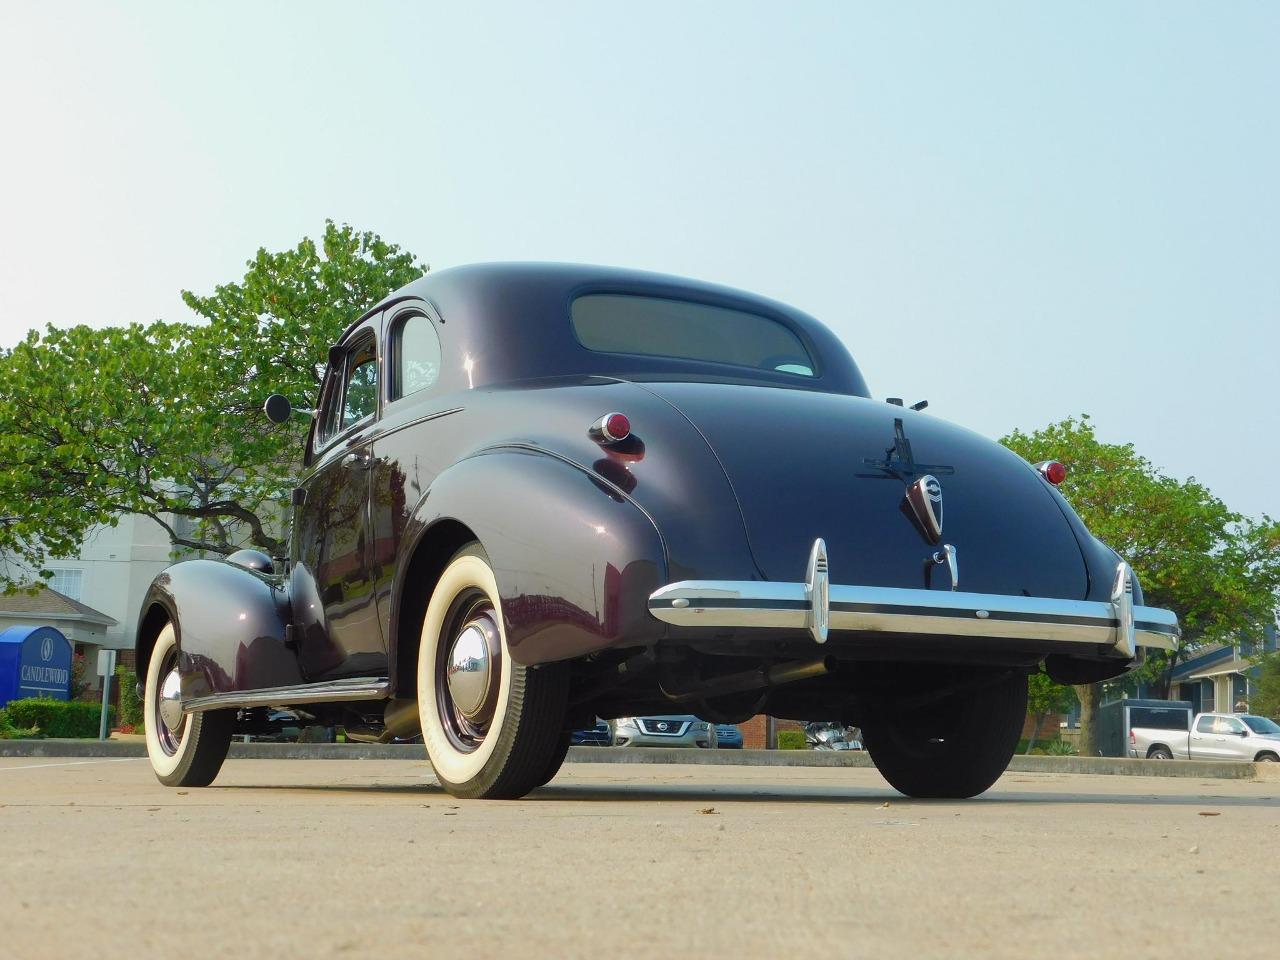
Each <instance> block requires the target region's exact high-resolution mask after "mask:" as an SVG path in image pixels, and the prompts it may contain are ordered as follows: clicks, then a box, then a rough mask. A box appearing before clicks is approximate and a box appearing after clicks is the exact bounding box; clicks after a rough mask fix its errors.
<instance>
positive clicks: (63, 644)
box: [0, 624, 71, 707]
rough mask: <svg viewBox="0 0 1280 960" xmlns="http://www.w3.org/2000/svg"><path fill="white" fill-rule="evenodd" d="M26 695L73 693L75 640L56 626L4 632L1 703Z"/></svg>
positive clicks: (0, 651)
mask: <svg viewBox="0 0 1280 960" xmlns="http://www.w3.org/2000/svg"><path fill="white" fill-rule="evenodd" d="M26 697H51V698H53V699H54V700H68V699H70V697H71V641H69V640H68V639H67V638H66V637H64V636H63V635H62V633H61V631H59V630H55V629H54V628H53V627H36V626H27V625H26V624H22V625H20V626H16V627H9V628H8V629H7V630H5V631H3V632H0V707H3V706H4V705H5V704H6V703H8V702H9V701H10V700H22V699H24V698H26Z"/></svg>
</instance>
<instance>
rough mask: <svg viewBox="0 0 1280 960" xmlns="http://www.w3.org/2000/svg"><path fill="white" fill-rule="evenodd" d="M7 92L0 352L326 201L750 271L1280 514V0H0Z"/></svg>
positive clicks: (592, 251) (443, 250) (398, 237)
mask: <svg viewBox="0 0 1280 960" xmlns="http://www.w3.org/2000/svg"><path fill="white" fill-rule="evenodd" d="M0 91H2V92H0V96H2V97H3V108H4V109H3V113H2V118H0V123H2V124H3V126H2V127H0V136H2V139H0V189H2V190H3V192H2V193H0V198H2V206H0V212H2V213H3V224H4V229H3V232H2V233H0V345H11V344H12V343H13V342H15V341H16V340H17V339H18V338H19V337H21V335H22V334H23V332H24V331H25V330H26V329H27V328H28V327H29V326H33V325H39V324H43V323H44V322H45V321H52V322H54V323H73V322H88V323H93V324H108V323H124V322H127V321H130V320H149V319H152V318H156V317H165V318H168V319H178V318H182V317H185V316H186V311H185V308H184V307H183V306H182V304H181V302H180V300H179V298H178V294H177V291H178V290H179V289H180V288H182V287H189V288H193V289H196V290H208V289H209V288H210V287H211V286H212V285H213V284H214V283H216V282H219V281H222V280H226V279H232V278H235V277H238V276H239V275H240V274H241V272H242V267H243V263H244V261H245V260H246V259H247V258H248V257H249V256H251V255H252V253H253V251H254V250H255V249H256V248H257V247H258V246H262V245H265V246H267V247H271V248H277V247H281V246H285V245H292V244H293V243H295V242H296V241H297V240H298V239H299V238H300V237H302V236H303V235H306V234H312V235H314V234H315V233H316V232H317V231H319V230H320V228H321V225H322V222H323V220H324V218H325V217H332V218H334V219H337V220H345V221H349V222H351V223H352V224H355V225H357V226H359V227H361V228H369V229H373V230H376V231H378V232H380V233H381V234H382V235H383V236H384V237H386V238H387V239H390V240H393V241H396V242H398V243H401V244H403V245H405V246H407V247H409V248H410V249H412V250H414V251H415V252H417V253H418V254H419V255H420V256H422V257H423V258H424V259H426V260H427V261H428V262H430V263H431V264H432V265H433V266H435V267H445V266H449V265H452V264H457V263H465V262H469V261H476V260H496V259H547V260H579V261H590V262H602V263H615V264H622V265H627V266H636V267H642V268H648V269H654V270H662V271H668V272H672V273H678V274H687V275H691V276H695V277H700V278H704V279H709V280H714V281H719V282H722V283H727V284H731V285H735V286H741V287H745V288H748V289H752V290H757V291H760V292H763V293H766V294H769V295H771V296H774V297H777V298H779V299H781V300H785V301H788V302H791V303H794V304H796V305H798V306H800V307H802V308H804V309H806V310H808V311H810V312H812V313H814V314H815V315H817V316H818V317H820V318H821V319H823V320H824V321H825V322H826V323H828V324H829V325H830V326H832V327H833V328H834V329H835V330H836V331H837V332H838V333H839V334H840V335H841V336H842V337H843V339H844V340H845V342H846V343H847V344H848V345H849V347H850V349H851V350H852V352H853V354H854V356H855V357H856V358H857V360H858V362H859V363H860V364H861V366H862V369H863V372H864V373H865V374H866V376H867V379H868V382H869V383H870V384H871V388H872V390H873V392H874V393H875V395H876V396H885V395H894V396H904V397H906V398H907V399H908V401H912V400H916V399H920V398H922V397H923V398H928V399H929V400H930V402H931V407H930V409H931V411H932V412H933V413H935V414H936V415H938V416H941V417H945V418H947V419H949V420H954V421H957V422H959V423H962V424H965V425H966V426H969V427H972V428H974V429H976V430H979V431H980V432H983V433H985V434H988V435H990V436H993V437H994V436H999V435H1000V434H1002V433H1004V432H1006V431H1007V430H1009V429H1010V428H1012V427H1015V426H1019V427H1023V428H1035V427H1037V426H1040V425H1043V424H1044V423H1047V422H1048V421H1050V420H1054V419H1057V418H1061V417H1064V416H1067V415H1069V414H1073V413H1080V412H1089V413H1091V414H1092V415H1093V416H1094V418H1095V419H1096V421H1097V425H1098V429H1099V432H1100V433H1101V434H1102V435H1103V437H1104V438H1106V439H1109V440H1132V441H1133V442H1134V443H1135V444H1136V445H1137V446H1138V448H1139V450H1141V451H1142V452H1143V453H1145V454H1147V455H1148V456H1149V457H1150V458H1151V459H1152V460H1153V461H1155V462H1156V463H1157V464H1158V465H1159V466H1160V467H1161V468H1163V469H1164V470H1166V471H1168V472H1170V473H1172V474H1174V475H1176V476H1180V477H1185V476H1188V475H1195V476H1196V477H1198V478H1199V479H1201V480H1203V481H1204V482H1206V483H1207V484H1208V485H1209V486H1210V487H1211V488H1212V489H1213V490H1214V491H1216V492H1217V493H1218V494H1219V495H1220V496H1222V497H1223V498H1224V499H1226V500H1227V502H1228V503H1229V504H1230V505H1232V506H1233V507H1235V508H1236V509H1239V510H1242V511H1245V512H1248V513H1253V514H1258V513H1262V512H1264V511H1266V512H1269V513H1272V514H1280V510H1278V509H1277V507H1276V494H1275V492H1274V490H1275V482H1274V480H1273V479H1272V478H1273V477H1274V476H1275V475H1277V474H1280V453H1278V452H1277V442H1276V422H1277V402H1276V399H1275V396H1276V395H1275V390H1274V387H1273V383H1272V379H1273V371H1274V370H1275V368H1276V363H1277V360H1276V358H1277V354H1278V353H1280V349H1278V348H1280V333H1277V325H1278V323H1280V185H1278V180H1277V172H1278V171H1280V122H1278V121H1280V4H1276V3H1253V4H1250V3H1230V4H1210V3H1201V4H1179V3H1168V2H1162V3H1150V4H1134V3H1129V4H1103V3H1085V4H1074V3H1073V4H1059V5H1056V6H1053V5H1049V4H1027V3H1002V4H965V5H963V6H962V5H956V4H941V3H939V4H919V5H912V4H892V5H890V4H878V5H871V4H866V5H859V4H853V3H782V2H776V3H773V4H746V3H706V4H696V5H695V4H689V3H661V2H648V3H644V4H635V3H631V4H620V3H619V4H610V3H580V4H567V3H556V2H540V3H536V4H533V3H530V4H520V5H516V4H498V3H484V4H481V3H461V2H459V3H453V4H448V5H444V4H410V3H371V2H364V3H359V4H347V5H336V4H334V5H330V4H320V3H231V2H225V0H224V2H219V3H207V4H189V3H184V4H172V3H154V4H152V3H116V4H109V3H101V2H95V3H85V4H69V3H53V2H41V3H21V2H13V0H9V2H6V3H4V4H3V5H2V6H0Z"/></svg>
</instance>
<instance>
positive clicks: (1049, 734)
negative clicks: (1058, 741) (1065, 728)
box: [1022, 713, 1067, 740]
mask: <svg viewBox="0 0 1280 960" xmlns="http://www.w3.org/2000/svg"><path fill="white" fill-rule="evenodd" d="M1066 718H1067V715H1066V714H1065V713H1050V714H1047V715H1046V716H1045V717H1044V719H1043V720H1041V721H1040V729H1039V730H1037V731H1036V739H1037V740H1052V739H1055V738H1056V737H1057V736H1058V731H1059V730H1061V729H1062V721H1063V720H1065V719H1066ZM1035 723H1036V718H1035V715H1034V714H1030V713H1028V714H1027V718H1026V719H1025V720H1024V721H1023V722H1022V735H1023V736H1024V737H1029V736H1031V730H1032V728H1033V727H1034V726H1035Z"/></svg>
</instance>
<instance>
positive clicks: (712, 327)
mask: <svg viewBox="0 0 1280 960" xmlns="http://www.w3.org/2000/svg"><path fill="white" fill-rule="evenodd" d="M570 318H571V320H572V322H573V331H574V333H575V334H576V335H577V337H578V340H579V341H580V342H581V343H582V345H583V346H584V347H586V348H587V349H588V350H593V351H596V352H597V353H622V354H631V355H635V356H644V357H672V358H675V359H679V360H699V361H702V362H705V363H724V364H731V365H733V366H736V367H751V368H754V369H756V370H771V371H774V372H778V373H788V374H792V375H794V376H798V377H812V376H814V372H815V370H816V366H815V364H814V361H813V358H812V357H811V356H810V355H809V351H808V350H806V349H805V347H804V344H803V343H801V342H800V338H799V337H797V336H796V335H795V333H794V332H792V331H791V330H790V329H789V328H788V327H786V326H785V325H783V324H781V323H779V322H778V321H777V320H772V319H770V318H768V317H762V316H759V315H757V314H754V313H747V312H745V311H743V310H731V309H729V308H727V307H716V306H711V305H710V304H705V303H692V302H690V301H687V300H668V299H665V298H661V297H641V296H633V295H629V294H613V293H591V294H584V295H583V296H580V297H578V298H577V299H575V300H574V301H573V304H572V306H571V309H570Z"/></svg>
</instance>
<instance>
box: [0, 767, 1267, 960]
mask: <svg viewBox="0 0 1280 960" xmlns="http://www.w3.org/2000/svg"><path fill="white" fill-rule="evenodd" d="M1277 850H1280V782H1274V781H1272V782H1251V781H1240V780H1234V781H1227V780H1197V779H1172V778H1147V777H1109V776H1082V775H1054V774H1030V773H1021V774H1019V773H1010V774H1006V775H1005V777H1004V778H1003V779H1002V780H1001V781H1000V782H999V783H998V784H997V785H996V786H995V788H994V789H993V790H991V791H990V792H989V793H988V794H986V795H985V796H983V797H982V798H980V799H978V800H974V801H967V802H918V801H910V800H907V799H905V798H903V797H901V796H899V795H898V794H896V793H895V792H894V791H893V790H892V789H890V788H889V787H888V786H887V785H886V784H885V782H884V781H883V780H882V779H881V778H880V777H879V775H878V774H877V773H876V772H875V771H874V770H871V769H823V768H753V767H712V766H670V765H663V766H651V765H643V764H640V765H632V764H628V765H590V764H576V765H569V766H567V767H566V768H565V769H564V770H563V771H562V773H561V774H560V776H559V777H558V778H557V779H556V780H555V781H553V782H552V783H551V784H550V785H549V786H547V787H545V788H544V789H542V790H540V791H538V792H537V793H535V794H534V795H533V796H532V797H530V798H529V799H527V800H524V801H520V802H511V803H492V802H490V803H485V802H463V801H456V800H453V799H451V798H450V797H448V796H447V795H446V794H444V793H443V792H442V791H441V790H440V789H439V788H438V787H436V786H435V783H434V780H433V779H432V777H431V774H430V770H429V768H427V766H426V765H425V764H419V763H415V762H406V761H371V760H366V761H345V760H330V761H324V760H295V761H269V760H240V761H231V762H229V763H228V764H227V766H226V767H225V768H224V770H223V773H222V775H221V776H220V777H219V779H218V781H217V783H216V784H215V786H213V787H211V788H208V789H204V790H170V789H166V788H163V787H161V786H159V785H158V784H157V783H156V782H155V781H154V779H153V778H152V775H151V772H150V770H149V769H148V767H147V764H146V761H145V760H137V759H123V760H121V759H94V760H76V759H72V758H59V759H36V758H5V759H0V939H3V944H2V945H0V951H2V952H3V955H4V956H5V957H9V958H15V960H28V958H44V957H63V958H74V957H118V956H130V957H167V958H171V957H174V956H194V957H201V958H212V957H236V958H256V957H274V958H294V957H305V958H313V957H375V956H424V957H454V956H457V957H490V956H500V955H501V956H506V957H524V956H549V957H591V958H594V960H598V958H601V957H692V956H697V957H733V958H742V957H788V958H791V957H835V956H841V957H862V956H866V957H876V958H890V957H899V956H901V957H955V956H981V957H1016V958H1019V960H1026V958H1028V957H1038V956H1046V957H1064V956H1072V957H1111V956H1116V957H1119V956H1124V957H1126V958H1130V960H1131V958H1134V957H1155V956H1162V955H1163V956H1175V955H1176V956H1206V957H1215V956H1229V957H1232V958H1237V960H1238V958H1248V957H1274V956H1275V953H1276V949H1277V947H1276V944H1277V942H1280V941H1277V935H1278V934H1277V928H1278V926H1280V907H1277V906H1276V904H1277V902H1278V901H1277V892H1278V891H1280V857H1278V856H1277Z"/></svg>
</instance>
